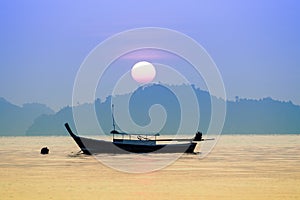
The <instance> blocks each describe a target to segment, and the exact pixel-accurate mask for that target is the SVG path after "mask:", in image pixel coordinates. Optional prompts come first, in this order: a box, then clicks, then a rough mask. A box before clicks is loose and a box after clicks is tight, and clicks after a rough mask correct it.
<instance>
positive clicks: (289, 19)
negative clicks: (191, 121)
mask: <svg viewBox="0 0 300 200" xmlns="http://www.w3.org/2000/svg"><path fill="white" fill-rule="evenodd" d="M0 9H1V11H0V26H1V28H0V30H1V31H0V44H1V45H0V54H1V57H0V66H1V67H0V96H2V97H4V98H6V99H8V100H9V101H11V102H13V103H16V104H22V103H25V102H41V103H45V104H47V105H49V106H50V107H52V108H55V109H59V108H61V107H63V106H65V105H67V104H71V99H72V88H73V82H74V79H75V76H76V73H77V70H78V69H79V66H80V64H81V63H82V61H83V59H84V58H85V56H86V55H87V54H88V53H89V52H90V51H91V50H92V49H93V48H94V47H95V46H96V45H97V44H98V43H99V42H101V41H103V40H105V39H106V38H107V37H109V36H111V35H113V34H115V33H118V32H120V31H124V30H127V29H132V28H138V27H145V26H155V27H164V28H170V29H175V30H178V31H180V32H183V33H184V34H186V35H188V36H190V37H192V38H194V39H195V40H196V41H197V42H199V43H200V44H201V45H202V46H203V47H204V48H205V49H206V50H207V51H208V53H209V54H210V55H211V56H212V58H213V59H214V61H215V62H216V64H217V66H218V67H219V70H220V72H221V75H222V77H223V80H224V83H225V88H226V92H227V95H228V97H229V98H230V99H233V98H234V97H235V96H240V97H246V98H262V97H267V96H271V97H272V98H274V99H279V100H292V102H294V103H295V104H299V105H300V3H299V1H260V0H258V1H253V0H252V1H213V0H208V1H201V0H194V1H193V0H190V1H174V0H172V1H168V0H164V1H155V0H151V1H139V0H135V1H133V0H130V1H128V0H125V1H114V0H110V1H53V0H51V1H38V0H36V1H31V0H27V1H21V0H20V1H13V0H2V1H0Z"/></svg>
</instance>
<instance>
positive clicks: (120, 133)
mask: <svg viewBox="0 0 300 200" xmlns="http://www.w3.org/2000/svg"><path fill="white" fill-rule="evenodd" d="M110 134H119V135H145V136H160V134H159V133H155V134H138V133H124V132H119V131H116V130H112V131H111V132H110Z"/></svg>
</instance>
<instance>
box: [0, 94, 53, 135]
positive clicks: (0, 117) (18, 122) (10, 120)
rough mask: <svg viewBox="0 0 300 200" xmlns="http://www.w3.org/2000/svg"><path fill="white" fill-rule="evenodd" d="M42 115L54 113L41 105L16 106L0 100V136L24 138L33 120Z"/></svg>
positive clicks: (2, 99)
mask: <svg viewBox="0 0 300 200" xmlns="http://www.w3.org/2000/svg"><path fill="white" fill-rule="evenodd" d="M42 114H46V115H52V114H54V111H53V110H51V109H50V108H48V107H47V106H45V105H43V104H38V103H28V104H24V105H23V106H16V105H14V104H12V103H10V102H8V101H7V100H6V99H4V98H0V136H12V135H14V136H24V135H25V132H26V130H27V129H28V127H29V126H30V125H31V124H32V123H33V122H34V119H35V118H37V117H38V116H40V115H42Z"/></svg>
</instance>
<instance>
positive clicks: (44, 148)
mask: <svg viewBox="0 0 300 200" xmlns="http://www.w3.org/2000/svg"><path fill="white" fill-rule="evenodd" d="M48 153H49V149H48V148H47V147H43V148H42V149H41V154H48Z"/></svg>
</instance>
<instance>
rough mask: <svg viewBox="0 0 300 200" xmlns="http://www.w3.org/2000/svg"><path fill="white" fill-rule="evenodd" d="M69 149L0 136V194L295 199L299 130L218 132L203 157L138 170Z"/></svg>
mask: <svg viewBox="0 0 300 200" xmlns="http://www.w3.org/2000/svg"><path fill="white" fill-rule="evenodd" d="M43 146H48V147H49V149H50V154H49V155H44V156H43V155H40V154H39V150H40V148H41V147H43ZM77 151H78V148H77V146H76V145H75V143H74V142H73V141H72V140H71V139H70V138H69V137H2V138H0V155H1V160H0V188H1V190H0V199H2V200H3V199H30V200H34V199H39V200H40V199H80V200H82V199H206V200H210V199H272V200H274V199H300V186H299V185H300V135H288V136H285V135H275V136H258V135H247V136H241V135H239V136H231V135H225V136H221V139H220V140H219V142H218V143H217V145H216V147H215V148H214V150H213V151H212V152H211V153H210V154H209V155H208V156H207V157H205V158H204V159H199V158H198V156H197V155H183V156H182V157H181V158H180V159H179V160H177V161H176V162H175V163H173V164H172V165H170V166H168V167H166V168H164V169H162V170H159V171H156V172H151V173H145V174H129V173H124V172H119V171H116V170H114V169H111V168H109V167H106V166H104V165H103V164H101V163H100V162H99V161H98V160H96V159H95V158H94V157H92V156H84V155H77V154H76V152H77Z"/></svg>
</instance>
